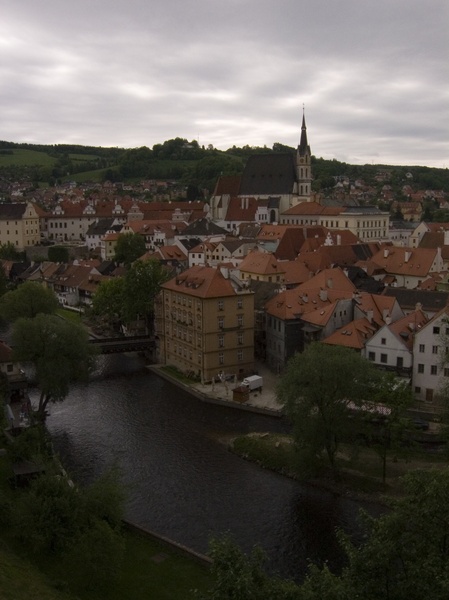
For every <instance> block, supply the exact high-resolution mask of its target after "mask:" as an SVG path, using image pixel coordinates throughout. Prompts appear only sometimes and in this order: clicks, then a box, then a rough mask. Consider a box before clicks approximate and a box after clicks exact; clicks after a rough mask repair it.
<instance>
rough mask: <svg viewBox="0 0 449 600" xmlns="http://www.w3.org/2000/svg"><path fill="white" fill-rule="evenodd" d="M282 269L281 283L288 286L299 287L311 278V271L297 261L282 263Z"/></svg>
mask: <svg viewBox="0 0 449 600" xmlns="http://www.w3.org/2000/svg"><path fill="white" fill-rule="evenodd" d="M282 269H283V271H284V276H283V282H284V283H285V284H286V285H289V286H292V285H299V284H301V283H304V282H305V281H308V280H309V279H310V278H311V277H312V273H311V271H309V269H308V268H307V267H306V265H305V264H304V263H303V262H301V261H298V260H286V261H283V262H282Z"/></svg>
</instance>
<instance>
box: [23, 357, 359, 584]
mask: <svg viewBox="0 0 449 600" xmlns="http://www.w3.org/2000/svg"><path fill="white" fill-rule="evenodd" d="M32 400H34V401H35V400H36V398H35V397H34V398H33V395H32ZM47 425H48V429H49V431H50V432H51V435H52V438H53V442H54V447H55V449H56V451H57V452H58V453H59V454H60V456H61V458H62V460H63V463H64V465H65V466H66V468H67V469H68V471H69V473H70V474H71V475H72V477H73V478H74V479H75V480H77V481H79V482H81V483H88V482H90V481H92V480H93V479H95V478H96V477H97V476H98V475H100V474H101V473H103V472H104V471H105V470H107V469H109V468H111V467H112V466H117V467H118V468H119V471H120V473H121V479H122V482H123V485H124V487H125V490H126V495H127V500H126V517H127V518H128V519H130V520H132V521H133V522H135V523H137V524H139V525H141V526H144V527H146V528H149V529H151V530H153V531H155V532H157V533H159V534H161V535H164V536H167V537H169V538H171V539H173V540H176V541H177V542H180V543H181V544H185V545H186V546H189V547H191V548H193V549H195V550H197V551H198V552H202V553H207V549H208V541H209V539H210V537H211V536H216V535H219V534H221V533H224V532H231V533H232V535H233V536H234V537H235V539H236V541H237V542H238V543H239V544H240V545H241V547H242V548H243V549H244V550H245V551H248V550H250V549H251V548H252V547H253V546H254V545H255V544H258V545H260V546H262V547H263V548H264V549H265V551H266V553H267V555H268V558H269V565H270V567H271V569H273V570H275V571H277V572H279V573H280V574H281V575H283V576H288V577H293V578H296V579H297V578H301V577H302V576H303V574H304V573H305V571H306V567H307V564H308V562H309V560H311V561H313V562H317V563H320V564H322V563H323V562H324V561H328V562H329V564H330V566H332V567H335V568H338V567H339V566H341V564H342V555H341V552H340V549H339V547H338V543H337V541H336V537H335V528H336V527H342V528H343V529H344V530H345V531H347V532H349V533H350V534H351V535H354V536H356V537H357V533H358V527H357V514H358V510H359V507H360V503H357V502H355V501H352V500H350V499H346V498H340V497H338V496H336V495H334V494H332V493H328V492H324V491H321V490H318V489H315V488H311V487H308V486H305V485H302V484H299V483H297V482H294V481H292V480H289V479H287V478H285V477H283V476H280V475H277V474H275V473H271V472H269V471H266V470H263V469H261V468H260V467H258V466H257V465H254V464H252V463H250V462H247V461H245V460H243V459H241V458H239V457H237V456H235V455H234V454H232V453H230V452H229V451H228V450H227V448H226V444H225V443H223V440H225V439H227V438H229V437H230V436H233V435H235V434H238V433H244V432H249V431H267V430H280V429H282V428H283V427H285V426H286V425H285V424H284V423H283V422H282V421H281V420H279V419H275V418H273V417H266V416H262V415H254V414H251V413H248V412H246V411H240V410H236V409H232V408H228V407H220V406H214V405H210V404H207V403H203V402H201V401H199V400H197V399H195V398H194V397H191V396H189V395H188V394H186V393H184V392H182V391H180V390H179V389H178V388H177V387H175V386H173V385H172V384H170V383H168V382H166V381H164V380H162V379H160V378H159V377H157V376H156V375H154V374H153V373H151V372H148V370H146V369H145V367H144V364H143V362H142V360H141V359H140V358H139V357H137V356H136V355H112V356H108V357H101V359H100V367H99V369H98V371H97V373H96V374H95V375H94V376H93V378H92V380H91V381H90V383H89V384H88V385H77V386H74V387H73V388H72V390H71V392H70V394H69V396H68V397H67V398H66V400H65V401H64V402H63V403H59V404H54V405H51V407H50V416H49V418H48V420H47ZM368 508H370V507H368Z"/></svg>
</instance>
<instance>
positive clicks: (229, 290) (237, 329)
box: [155, 266, 254, 381]
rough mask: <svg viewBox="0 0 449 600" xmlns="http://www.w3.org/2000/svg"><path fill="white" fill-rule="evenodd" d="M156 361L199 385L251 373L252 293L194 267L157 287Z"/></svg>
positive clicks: (215, 272) (217, 272) (212, 271)
mask: <svg viewBox="0 0 449 600" xmlns="http://www.w3.org/2000/svg"><path fill="white" fill-rule="evenodd" d="M155 313H156V334H157V336H158V338H159V348H158V360H159V362H161V363H163V364H167V365H173V366H174V367H176V368H177V369H179V370H180V371H182V372H183V373H185V374H187V375H189V376H191V377H195V378H198V380H201V381H211V380H212V379H213V378H215V377H217V376H218V375H219V373H225V374H230V375H236V376H237V377H238V378H242V377H244V376H246V375H248V374H251V373H253V369H254V294H253V292H252V291H250V290H249V289H240V288H238V287H236V286H234V285H233V283H232V282H231V280H230V279H228V278H226V277H224V275H223V274H222V272H221V271H220V270H219V269H214V268H213V267H205V266H194V267H191V268H190V269H188V270H187V271H184V272H183V273H180V274H178V275H176V277H174V278H173V279H171V280H170V281H168V282H166V283H164V284H163V285H162V289H161V294H160V297H159V298H158V302H157V304H156V306H155Z"/></svg>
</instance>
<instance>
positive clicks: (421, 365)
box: [418, 364, 424, 373]
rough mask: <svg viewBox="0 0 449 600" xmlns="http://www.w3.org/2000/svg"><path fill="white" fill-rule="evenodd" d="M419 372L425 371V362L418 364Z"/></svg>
mask: <svg viewBox="0 0 449 600" xmlns="http://www.w3.org/2000/svg"><path fill="white" fill-rule="evenodd" d="M418 373H424V365H423V364H419V365H418Z"/></svg>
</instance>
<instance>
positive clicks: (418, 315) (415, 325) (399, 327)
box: [388, 309, 429, 351]
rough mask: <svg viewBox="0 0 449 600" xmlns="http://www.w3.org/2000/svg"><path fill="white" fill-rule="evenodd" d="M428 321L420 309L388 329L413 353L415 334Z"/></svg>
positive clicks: (392, 324)
mask: <svg viewBox="0 0 449 600" xmlns="http://www.w3.org/2000/svg"><path fill="white" fill-rule="evenodd" d="M428 320H429V319H428V318H427V316H426V314H425V313H424V312H423V311H422V310H421V309H418V310H415V311H413V312H411V313H409V314H408V315H405V316H404V317H402V319H398V320H397V321H395V322H394V323H391V324H390V325H388V328H389V329H390V331H391V332H392V333H394V335H395V336H396V337H397V338H398V339H399V340H400V341H401V342H402V343H403V344H404V345H405V346H406V347H407V349H408V350H410V351H412V349H413V338H414V334H415V333H416V331H418V330H419V329H422V327H423V326H424V325H425V324H426V323H427V321H428Z"/></svg>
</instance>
